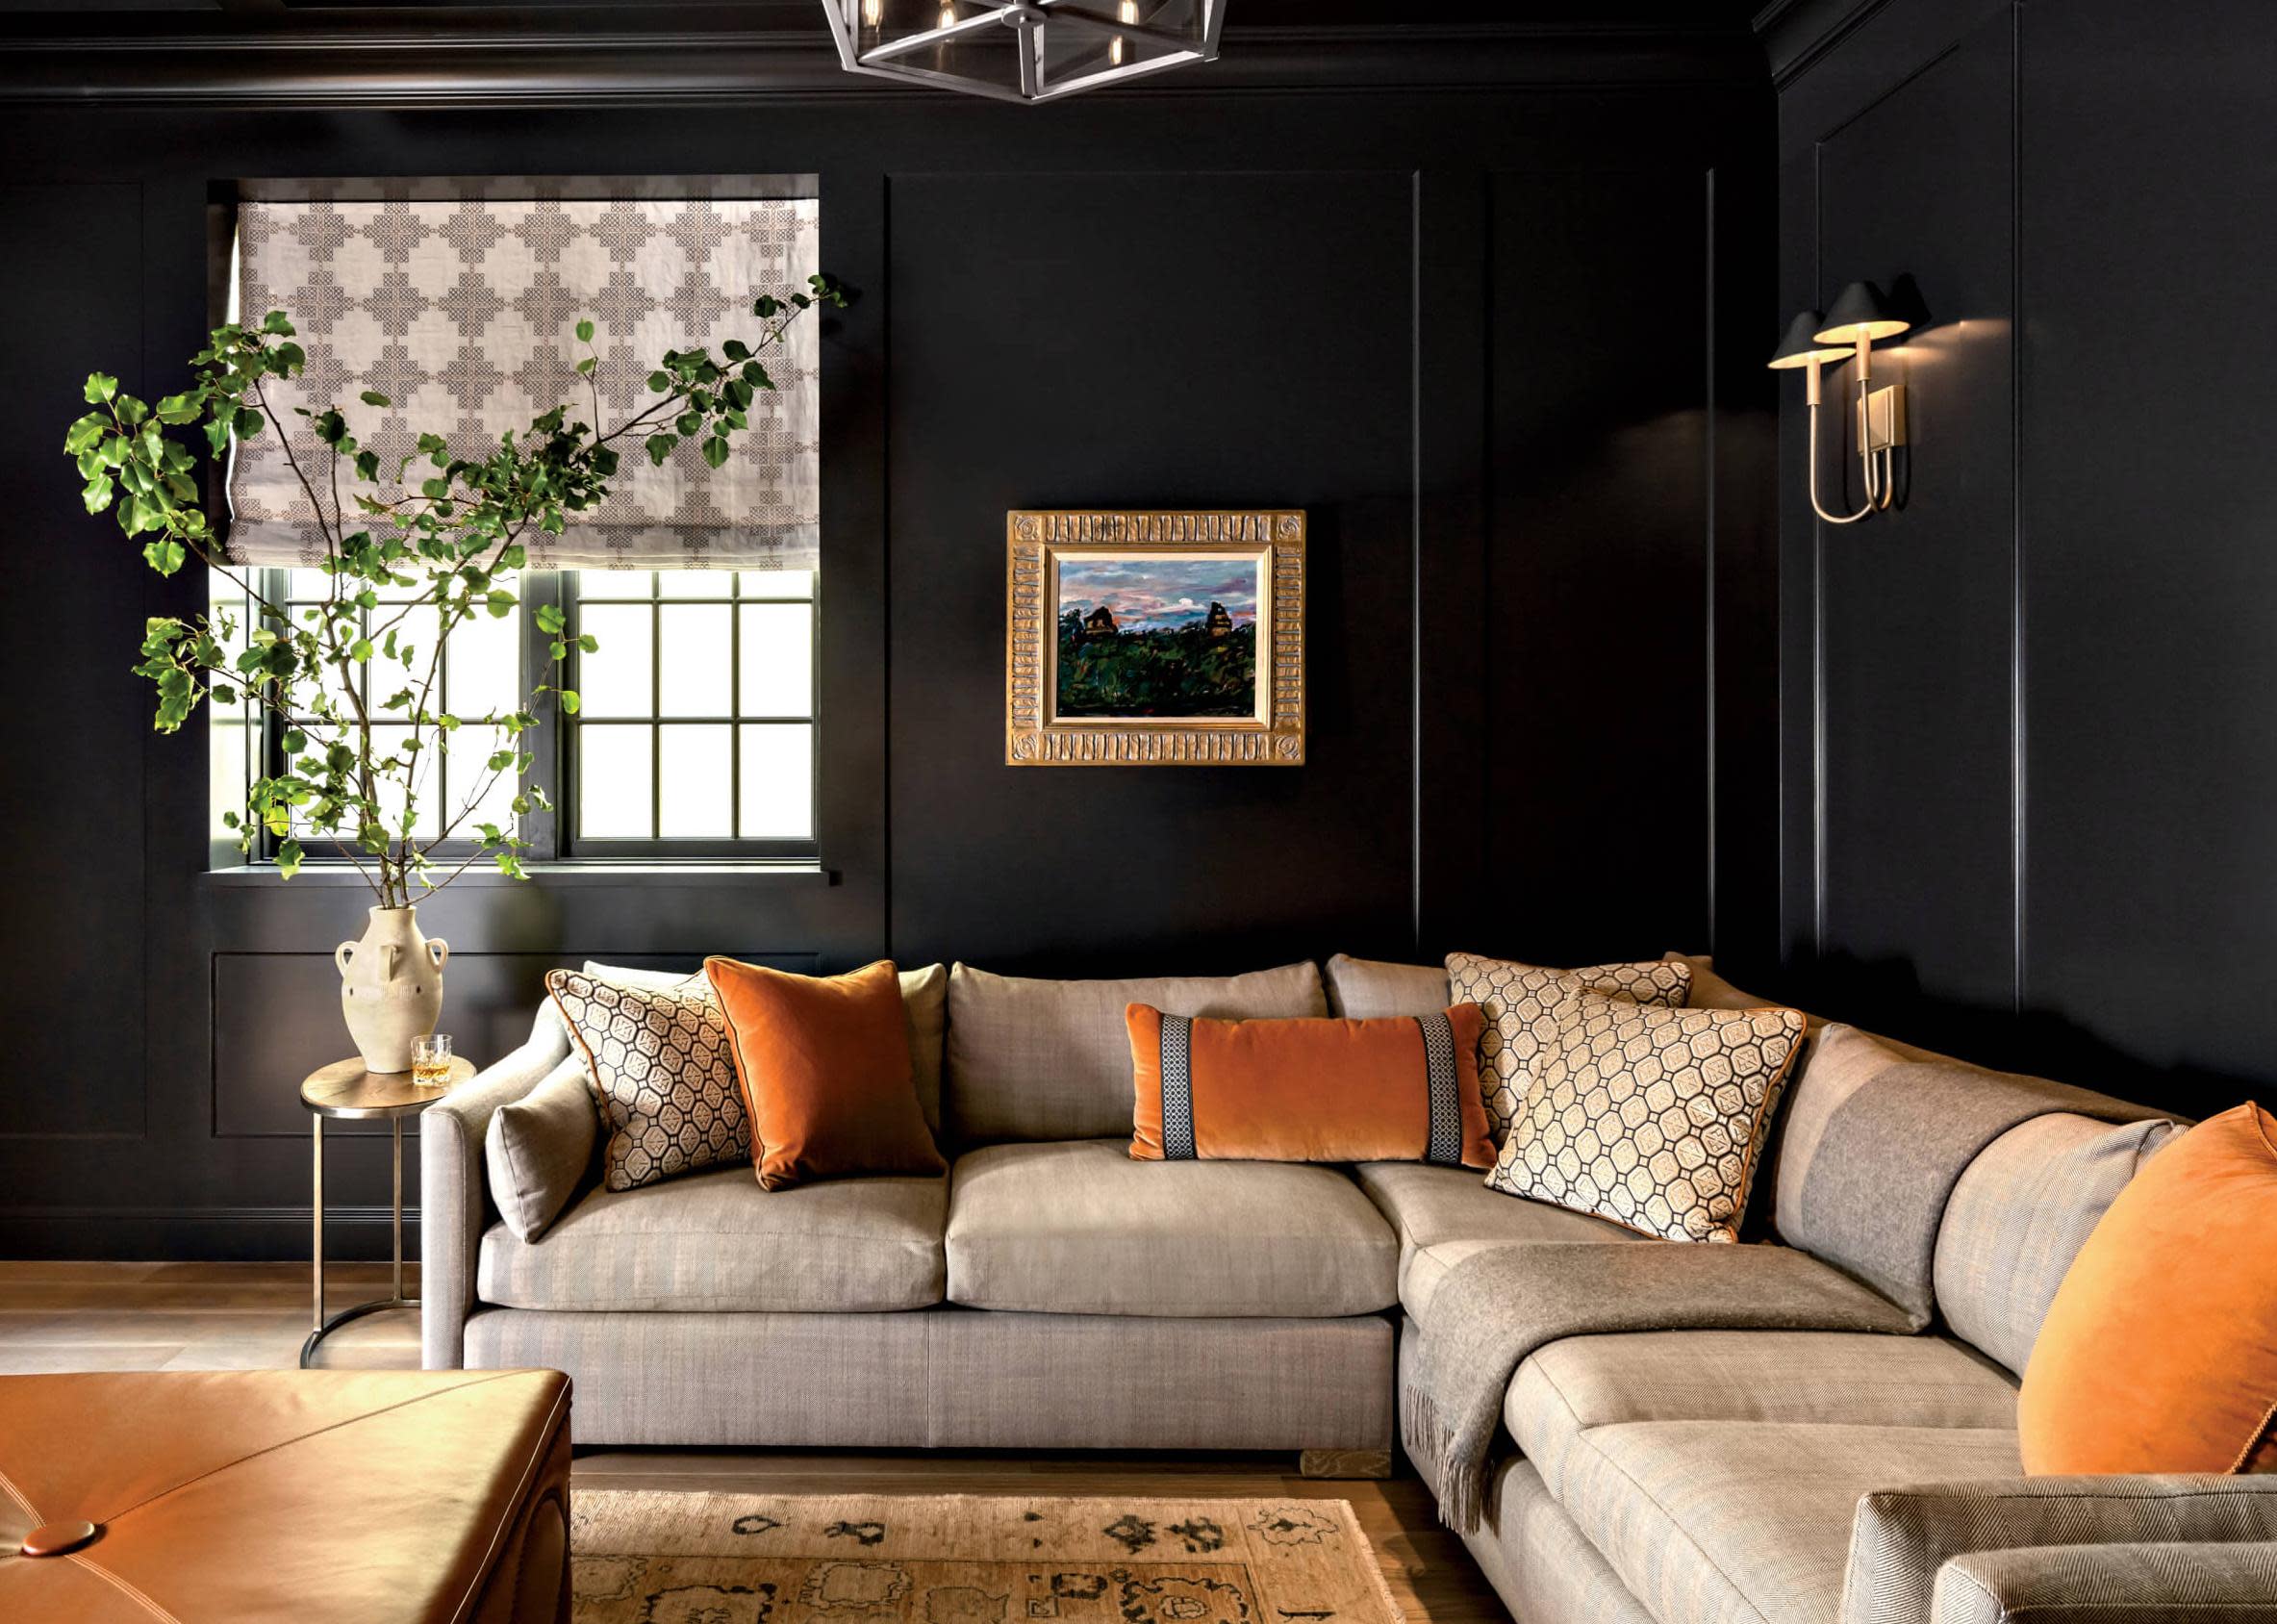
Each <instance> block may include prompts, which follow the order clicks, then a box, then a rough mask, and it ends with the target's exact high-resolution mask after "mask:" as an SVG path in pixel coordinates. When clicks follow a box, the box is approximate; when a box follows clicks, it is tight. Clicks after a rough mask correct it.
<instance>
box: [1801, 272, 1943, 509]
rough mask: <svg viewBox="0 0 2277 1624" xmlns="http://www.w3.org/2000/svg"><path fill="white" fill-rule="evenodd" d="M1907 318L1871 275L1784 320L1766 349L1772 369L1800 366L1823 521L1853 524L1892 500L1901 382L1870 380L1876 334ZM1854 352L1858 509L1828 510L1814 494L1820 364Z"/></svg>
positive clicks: (1814, 505)
mask: <svg viewBox="0 0 2277 1624" xmlns="http://www.w3.org/2000/svg"><path fill="white" fill-rule="evenodd" d="M1912 325H1913V324H1912V323H1911V322H1910V321H1909V320H1907V319H1906V318H1905V317H1902V316H1899V315H1898V314H1897V313H1896V311H1894V310H1893V309H1891V308H1890V304H1889V301H1888V300H1887V299H1886V298H1885V297H1884V296H1883V294H1882V290H1881V289H1879V288H1877V287H1875V286H1874V285H1873V284H1872V283H1871V282H1853V283H1852V284H1851V285H1850V286H1849V287H1847V288H1845V289H1843V290H1842V292H1841V294H1840V296H1839V297H1837V298H1836V299H1835V300H1834V308H1833V309H1832V310H1830V311H1828V312H1827V313H1826V314H1825V315H1824V316H1821V315H1819V313H1818V312H1817V311H1815V310H1807V311H1805V312H1803V314H1802V315H1800V316H1798V317H1795V318H1794V320H1793V321H1791V322H1789V323H1788V324H1787V329H1786V337H1785V338H1784V339H1782V340H1781V341H1780V343H1779V348H1778V349H1777V350H1776V351H1775V352H1774V353H1773V354H1772V357H1771V361H1770V366H1771V368H1772V370H1774V371H1782V372H1784V371H1786V370H1789V369H1790V368H1797V367H1801V368H1807V371H1806V372H1805V375H1804V381H1805V393H1804V398H1805V399H1806V400H1807V401H1808V402H1809V408H1810V469H1809V486H1810V508H1811V511H1812V512H1814V513H1816V514H1817V515H1818V517H1819V518H1821V519H1823V520H1826V521H1827V522H1828V523H1829V524H1855V523H1857V522H1858V521H1859V520H1861V519H1864V518H1866V517H1867V516H1868V515H1870V514H1876V513H1881V512H1884V511H1885V510H1886V509H1887V508H1888V507H1889V505H1890V504H1891V503H1892V502H1894V501H1895V500H1897V447H1899V446H1900V445H1903V444H1905V443H1906V386H1905V385H1904V384H1888V385H1885V387H1883V388H1881V389H1876V388H1874V387H1873V379H1874V341H1875V340H1876V339H1894V338H1896V337H1897V336H1898V335H1899V334H1900V333H1903V332H1906V331H1907V330H1909V329H1910V327H1911V326H1912ZM1853 360H1855V361H1856V362H1857V364H1858V377H1857V413H1856V415H1857V419H1858V426H1857V431H1856V432H1857V436H1858V460H1859V464H1860V469H1861V471H1862V473H1863V476H1864V479H1865V487H1866V500H1865V505H1864V506H1863V507H1861V508H1860V509H1859V510H1858V511H1857V512H1856V513H1829V512H1828V511H1827V510H1826V504H1825V503H1823V502H1821V501H1820V500H1819V498H1818V407H1819V394H1820V380H1819V368H1822V367H1826V366H1834V365H1839V364H1840V363H1842V362H1844V361H1853Z"/></svg>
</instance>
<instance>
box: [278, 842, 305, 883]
mask: <svg viewBox="0 0 2277 1624" xmlns="http://www.w3.org/2000/svg"><path fill="white" fill-rule="evenodd" d="M277 873H278V874H279V875H282V876H283V877H284V878H286V879H291V877H292V876H293V875H296V874H298V873H300V842H299V841H297V840H294V839H293V838H292V837H291V835H287V836H286V837H285V839H284V841H283V842H282V843H281V844H280V845H279V846H278V847H277Z"/></svg>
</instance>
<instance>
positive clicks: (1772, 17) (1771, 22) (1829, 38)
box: [1753, 0, 1888, 89]
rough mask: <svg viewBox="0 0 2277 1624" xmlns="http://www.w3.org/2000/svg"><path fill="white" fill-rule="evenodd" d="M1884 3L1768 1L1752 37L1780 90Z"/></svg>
mask: <svg viewBox="0 0 2277 1624" xmlns="http://www.w3.org/2000/svg"><path fill="white" fill-rule="evenodd" d="M1886 4H1888V0H1771V3H1770V4H1769V5H1767V6H1765V7H1764V8H1763V9H1762V10H1761V11H1759V12H1758V13H1756V15H1755V22H1754V25H1753V26H1754V28H1755V32H1756V37H1757V38H1759V39H1760V40H1762V42H1763V54H1764V56H1765V57H1766V58H1767V59H1769V62H1770V64H1771V83H1772V84H1773V85H1775V86H1778V87H1779V88H1780V89H1785V88H1786V86H1787V85H1788V83H1789V82H1791V81H1792V80H1794V79H1795V78H1796V77H1797V76H1799V75H1801V74H1802V73H1804V72H1806V71H1808V70H1809V68H1810V66H1811V65H1812V64H1813V63H1816V62H1817V61H1818V60H1819V59H1820V58H1821V57H1824V56H1825V55H1826V54H1827V53H1828V52H1829V51H1831V50H1833V49H1834V47H1835V46H1836V45H1839V44H1840V43H1841V42H1842V41H1843V40H1844V39H1846V38H1849V37H1850V36H1851V35H1852V34H1854V33H1856V32H1857V31H1858V29H1859V28H1860V25H1862V24H1863V23H1864V22H1865V20H1866V19H1867V18H1868V17H1870V16H1872V15H1873V14H1874V13H1876V12H1878V11H1880V10H1881V9H1882V8H1883V7H1884V6H1885V5H1886Z"/></svg>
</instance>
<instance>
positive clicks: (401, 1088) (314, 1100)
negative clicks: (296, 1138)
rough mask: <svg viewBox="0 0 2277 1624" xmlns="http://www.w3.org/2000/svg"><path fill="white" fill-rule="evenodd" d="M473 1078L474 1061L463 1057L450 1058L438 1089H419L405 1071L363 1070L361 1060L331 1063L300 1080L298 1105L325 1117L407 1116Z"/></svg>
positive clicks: (457, 1055)
mask: <svg viewBox="0 0 2277 1624" xmlns="http://www.w3.org/2000/svg"><path fill="white" fill-rule="evenodd" d="M473 1075H474V1062H473V1061H471V1060H469V1059H468V1058H467V1057H466V1056H465V1055H464V1054H453V1055H452V1056H451V1057H450V1080H449V1081H448V1082H445V1083H444V1084H443V1086H442V1087H440V1088H421V1087H420V1086H419V1085H418V1084H417V1083H416V1082H414V1081H412V1078H411V1073H409V1072H373V1071H367V1070H365V1068H364V1062H363V1061H361V1060H335V1061H334V1062H333V1063H332V1064H331V1065H329V1066H326V1067H324V1068H323V1069H322V1070H321V1071H315V1072H311V1073H309V1075H308V1076H307V1078H304V1079H303V1080H302V1082H301V1085H300V1103H301V1104H303V1105H306V1106H307V1107H308V1108H309V1109H310V1110H312V1111H315V1112H316V1113H317V1114H318V1115H321V1116H328V1117H392V1116H411V1115H414V1114H416V1113H417V1112H419V1111H423V1110H425V1109H426V1108H427V1107H428V1106H429V1105H432V1104H435V1102H436V1101H438V1100H440V1099H442V1098H443V1096H444V1095H445V1094H448V1093H449V1092H450V1091H451V1090H452V1089H453V1088H455V1087H456V1086H458V1084H460V1083H462V1082H465V1081H466V1080H467V1079H468V1078H470V1077H472V1076H473Z"/></svg>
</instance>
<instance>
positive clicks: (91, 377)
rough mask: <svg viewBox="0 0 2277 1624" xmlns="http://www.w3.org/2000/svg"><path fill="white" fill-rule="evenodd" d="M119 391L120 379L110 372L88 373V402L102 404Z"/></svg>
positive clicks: (91, 404)
mask: <svg viewBox="0 0 2277 1624" xmlns="http://www.w3.org/2000/svg"><path fill="white" fill-rule="evenodd" d="M116 393H118V380H117V379H116V378H114V377H113V376H112V375H111V374H110V373H108V372H89V374H88V375H87V403H88V404H89V406H100V405H102V404H103V402H104V401H106V400H108V399H110V398H111V397H112V396H113V395H114V394H116Z"/></svg>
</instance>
